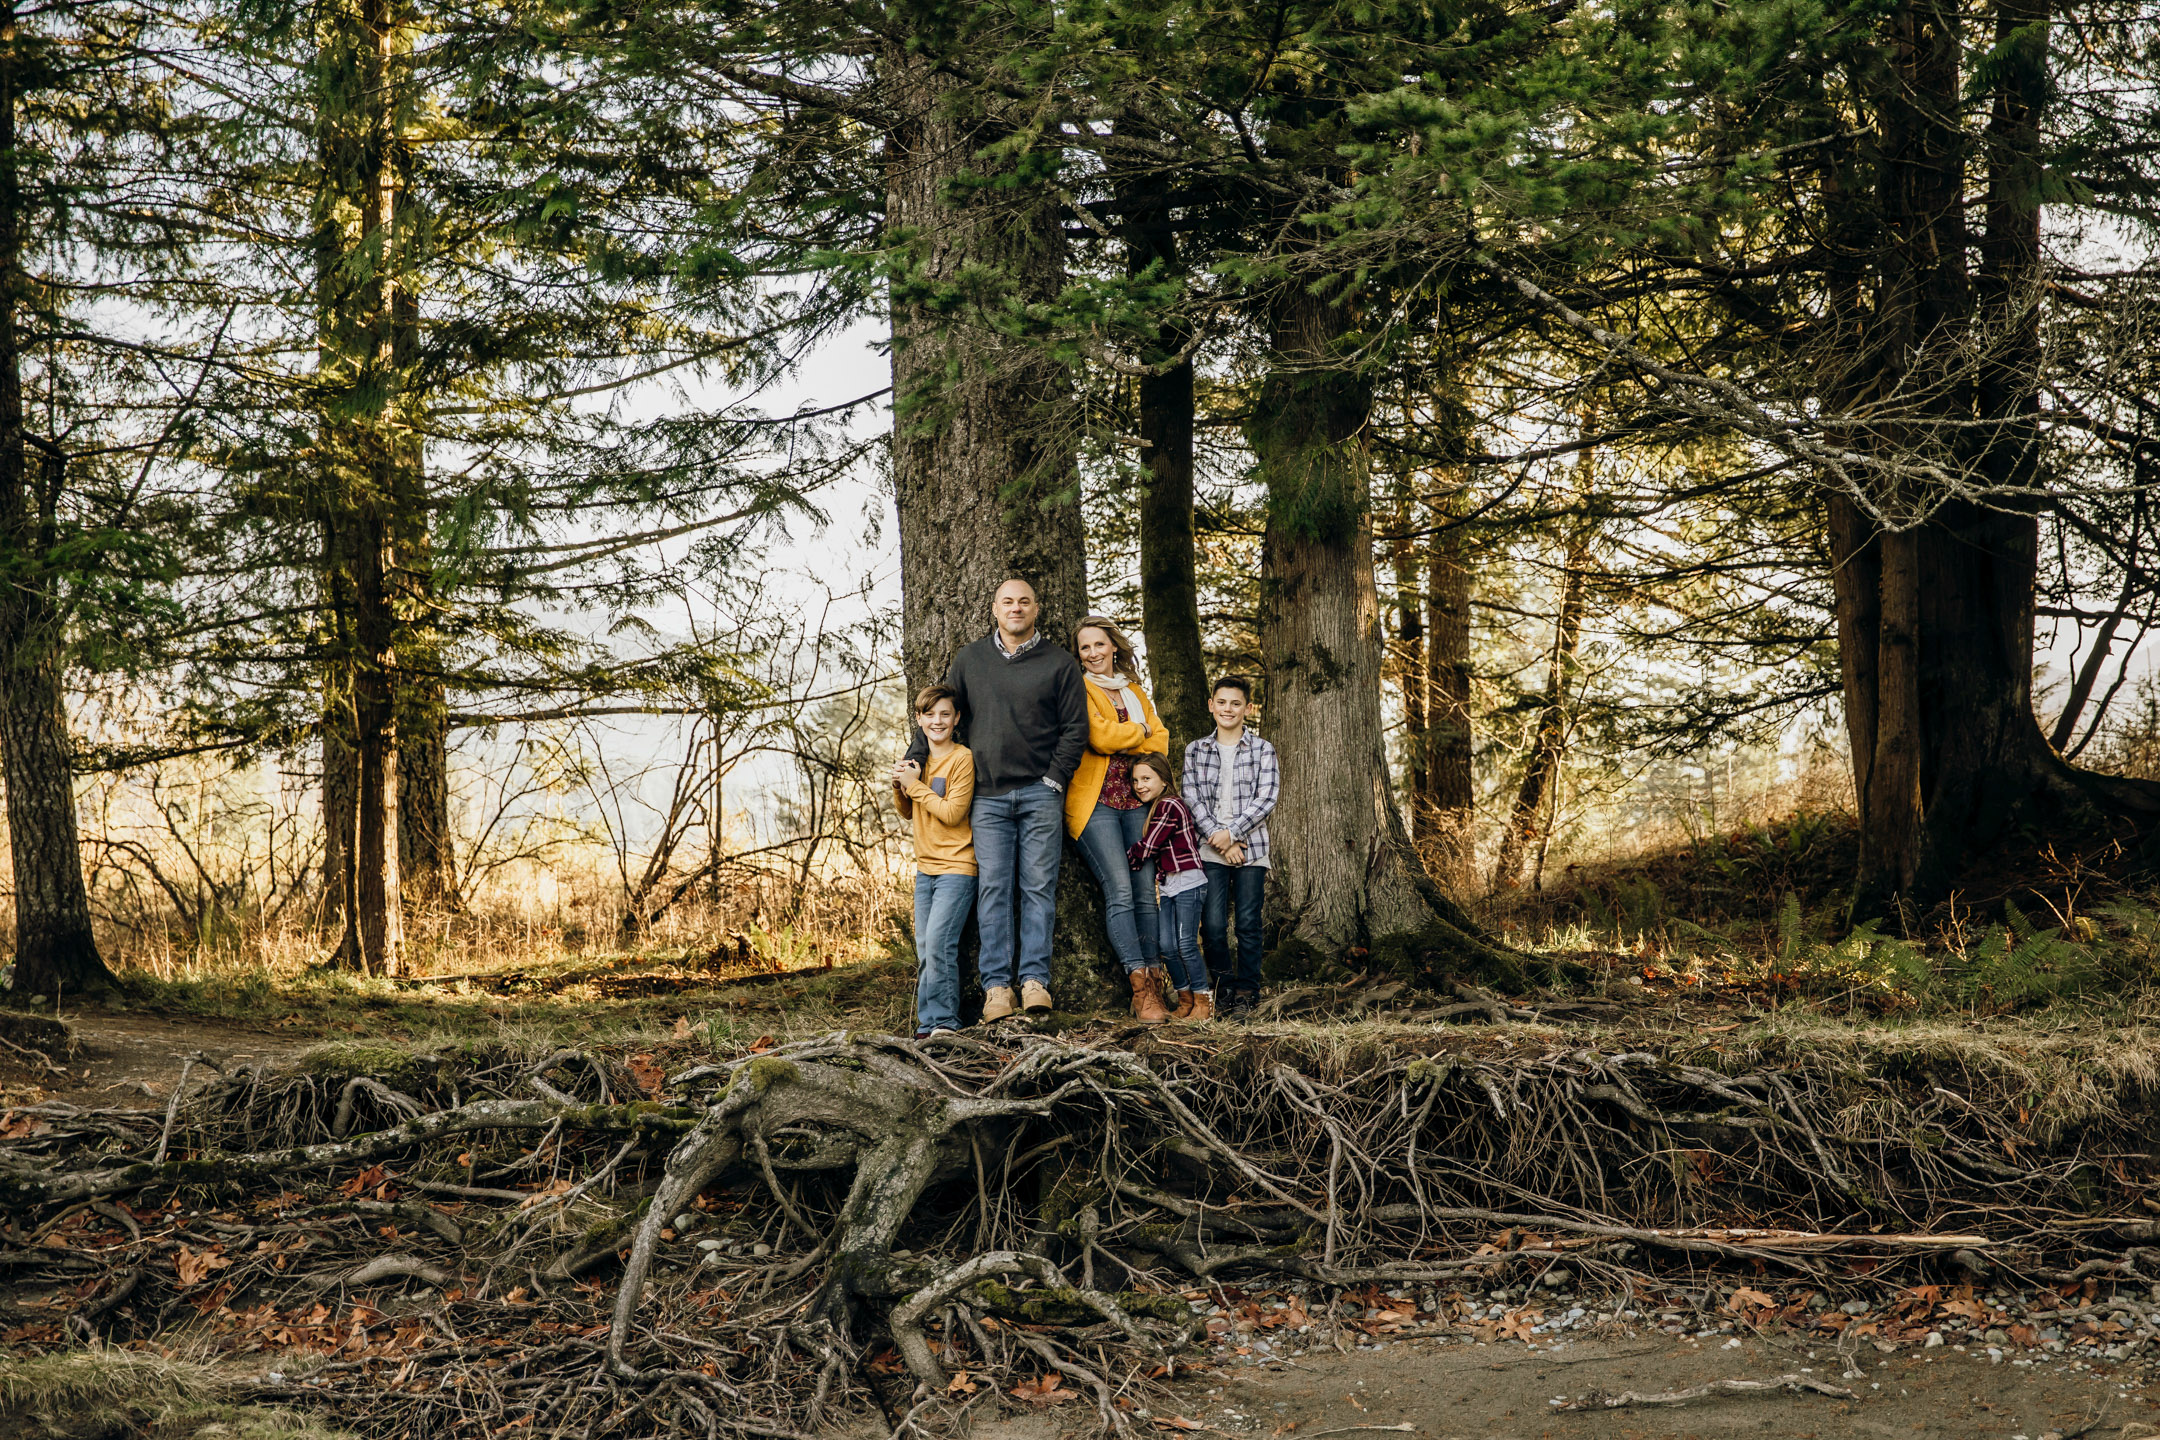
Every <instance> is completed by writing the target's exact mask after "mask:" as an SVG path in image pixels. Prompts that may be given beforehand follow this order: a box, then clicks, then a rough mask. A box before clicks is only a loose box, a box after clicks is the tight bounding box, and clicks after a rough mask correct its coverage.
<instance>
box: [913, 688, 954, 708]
mask: <svg viewBox="0 0 2160 1440" xmlns="http://www.w3.org/2000/svg"><path fill="white" fill-rule="evenodd" d="M940 700H950V701H952V708H953V713H954V714H955V715H957V714H959V713H960V692H959V691H957V690H955V689H953V688H952V686H950V685H925V686H923V687H922V689H920V690H918V691H916V692H915V713H916V714H917V715H927V714H928V713H930V710H931V708H932V707H933V706H935V705H936V704H937V702H938V701H940Z"/></svg>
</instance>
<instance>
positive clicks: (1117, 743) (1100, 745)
mask: <svg viewBox="0 0 2160 1440" xmlns="http://www.w3.org/2000/svg"><path fill="white" fill-rule="evenodd" d="M1125 694H1126V695H1127V696H1128V697H1131V696H1138V697H1139V699H1140V709H1141V711H1142V713H1144V714H1145V715H1146V716H1147V723H1148V729H1147V734H1146V735H1145V736H1144V737H1143V736H1142V735H1141V733H1140V722H1139V721H1137V720H1120V719H1118V713H1117V706H1115V705H1113V704H1111V703H1110V692H1109V691H1107V690H1105V689H1103V687H1102V686H1100V685H1094V684H1089V685H1088V686H1087V707H1088V743H1087V751H1086V752H1085V753H1084V754H1082V755H1081V757H1080V768H1079V769H1077V770H1075V771H1073V778H1072V784H1070V785H1068V786H1066V787H1065V829H1066V830H1067V832H1068V833H1070V834H1071V835H1072V837H1073V838H1074V839H1075V840H1077V839H1079V838H1080V832H1081V830H1083V829H1084V828H1086V826H1087V822H1088V816H1090V815H1092V814H1094V813H1095V802H1096V801H1097V800H1098V799H1100V798H1101V797H1102V787H1103V777H1104V776H1105V775H1107V774H1108V773H1109V770H1110V757H1111V756H1112V755H1122V754H1127V753H1131V752H1135V751H1139V752H1152V753H1154V754H1157V755H1168V754H1169V753H1170V733H1169V732H1168V731H1167V730H1165V729H1163V723H1162V716H1160V715H1158V714H1156V713H1155V702H1154V701H1153V700H1150V699H1149V698H1148V694H1147V691H1145V690H1142V689H1141V688H1140V687H1139V686H1138V685H1132V686H1129V687H1127V689H1126V691H1125ZM1126 708H1127V709H1131V708H1132V707H1131V706H1130V704H1128V705H1127V706H1126Z"/></svg>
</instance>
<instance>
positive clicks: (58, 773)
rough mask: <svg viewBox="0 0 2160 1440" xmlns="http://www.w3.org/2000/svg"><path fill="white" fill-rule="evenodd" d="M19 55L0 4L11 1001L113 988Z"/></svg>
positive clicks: (2, 712) (2, 556)
mask: <svg viewBox="0 0 2160 1440" xmlns="http://www.w3.org/2000/svg"><path fill="white" fill-rule="evenodd" d="M23 85H24V75H23V56H22V52H21V49H20V36H19V34H18V31H17V20H16V11H15V7H14V5H13V4H12V3H10V4H5V5H0V773H4V775H5V779H6V784H7V816H8V846H9V850H10V852H11V858H12V861H13V871H14V878H15V973H14V979H13V981H12V982H11V985H10V991H11V993H13V994H15V995H22V996H28V995H60V994H83V993H86V992H92V991H99V990H106V989H110V988H111V986H112V984H113V976H112V972H111V971H110V970H108V969H107V968H106V966H105V961H104V957H102V956H101V955H99V954H98V948H97V941H96V938H95V937H94V936H93V935H92V933H91V928H90V896H89V891H88V889H87V888H86V887H85V886H84V884H83V873H82V838H81V834H80V832H79V829H78V821H77V818H76V814H75V772H74V767H73V765H72V763H71V760H72V754H73V746H72V745H71V744H70V742H69V738H68V729H67V711H66V707H65V705H64V704H63V703H62V699H61V691H60V663H61V661H60V657H61V647H62V641H63V636H62V634H61V623H60V617H59V615H58V613H57V606H56V605H55V604H54V597H53V581H52V576H51V574H50V573H49V570H48V568H47V567H48V564H49V557H50V555H51V552H52V549H53V546H54V544H55V542H56V540H57V535H56V530H55V521H56V518H57V514H58V506H59V502H60V494H61V490H62V487H63V486H64V485H65V484H66V483H67V464H66V457H65V456H64V455H63V454H62V453H61V452H60V451H58V450H57V449H55V448H52V447H51V442H49V441H47V442H42V443H41V444H40V445H39V447H38V452H39V453H38V455H37V458H36V459H35V460H34V461H33V459H32V457H31V454H30V450H31V437H30V435H29V432H28V427H27V425H26V423H25V417H24V413H23V393H22V351H21V338H20V336H21V331H20V326H21V321H22V315H21V310H22V307H23V304H24V302H25V298H26V297H25V287H26V284H27V280H26V277H25V276H24V274H23V269H22V249H23V244H24V237H25V233H26V224H25V221H26V217H25V215H24V213H23V207H24V204H25V201H24V197H23V191H22V184H21V175H20V172H19V170H18V169H17V166H16V160H15V153H16V152H15V146H16V107H17V106H18V105H20V104H21V102H22V89H23Z"/></svg>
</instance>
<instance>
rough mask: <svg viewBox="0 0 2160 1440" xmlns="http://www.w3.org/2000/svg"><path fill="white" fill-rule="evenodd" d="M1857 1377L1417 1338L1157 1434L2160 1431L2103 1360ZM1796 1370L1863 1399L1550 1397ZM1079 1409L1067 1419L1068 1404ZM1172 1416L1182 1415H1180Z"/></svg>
mask: <svg viewBox="0 0 2160 1440" xmlns="http://www.w3.org/2000/svg"><path fill="white" fill-rule="evenodd" d="M1861 1365H1862V1368H1863V1371H1864V1374H1863V1376H1862V1378H1858V1379H1853V1378H1848V1377H1847V1375H1846V1373H1845V1371H1846V1367H1845V1363H1844V1362H1843V1361H1842V1360H1841V1359H1840V1358H1839V1357H1838V1356H1837V1355H1836V1354H1835V1353H1834V1352H1832V1351H1831V1350H1829V1349H1828V1348H1826V1347H1821V1346H1818V1347H1816V1348H1815V1349H1814V1351H1813V1352H1812V1354H1811V1352H1810V1351H1809V1349H1808V1348H1807V1347H1806V1346H1804V1345H1799V1344H1796V1343H1793V1342H1790V1341H1781V1340H1776V1339H1760V1338H1751V1339H1746V1340H1741V1341H1738V1342H1737V1343H1734V1342H1731V1341H1726V1340H1722V1339H1712V1340H1703V1341H1690V1340H1677V1339H1673V1338H1671V1337H1668V1336H1658V1337H1656V1338H1654V1339H1653V1338H1647V1337H1646V1338H1642V1339H1636V1340H1585V1341H1576V1342H1574V1343H1571V1344H1561V1345H1556V1346H1553V1347H1552V1348H1550V1349H1539V1350H1530V1349H1527V1348H1525V1347H1524V1346H1522V1345H1519V1344H1514V1343H1508V1342H1502V1343H1496V1344H1490V1345H1481V1344H1472V1343H1465V1342H1459V1341H1458V1342H1446V1341H1434V1340H1424V1339H1420V1340H1410V1341H1404V1342H1400V1343H1395V1344H1389V1345H1385V1346H1379V1347H1374V1348H1366V1349H1357V1350H1352V1351H1350V1352H1349V1353H1348V1354H1337V1353H1332V1352H1320V1353H1316V1354H1311V1355H1306V1356H1301V1357H1299V1358H1296V1359H1294V1360H1289V1361H1284V1362H1280V1363H1272V1364H1268V1365H1265V1366H1254V1367H1251V1368H1246V1369H1234V1370H1221V1371H1217V1372H1214V1373H1213V1374H1210V1375H1207V1376H1205V1377H1196V1378H1195V1379H1194V1380H1193V1381H1191V1382H1189V1383H1186V1384H1181V1385H1180V1386H1178V1401H1177V1403H1178V1405H1179V1407H1180V1408H1178V1409H1176V1410H1175V1411H1159V1412H1157V1417H1159V1418H1157V1417H1150V1418H1151V1419H1152V1420H1154V1424H1153V1425H1152V1427H1149V1426H1143V1427H1142V1428H1143V1431H1144V1432H1145V1433H1154V1434H1159V1435H1169V1436H1174V1435H1182V1434H1208V1433H1211V1432H1212V1433H1220V1434H1230V1435H1240V1436H1242V1435H1248V1434H1250V1435H1257V1436H1262V1437H1269V1440H1312V1437H1316V1436H1319V1435H1323V1434H1330V1433H1333V1434H1340V1435H1343V1436H1344V1437H1345V1440H1350V1437H1353V1436H1359V1435H1362V1436H1364V1437H1367V1440H1370V1437H1371V1436H1373V1435H1375V1434H1382V1433H1386V1432H1387V1431H1389V1430H1396V1429H1400V1428H1401V1427H1404V1426H1408V1427H1409V1429H1408V1430H1407V1431H1405V1432H1404V1433H1409V1434H1415V1435H1418V1436H1422V1437H1424V1440H1725V1437H1729V1436H1749V1437H1758V1436H1779V1437H1791V1440H1846V1437H1872V1436H1897V1437H1899V1440H1908V1437H1915V1436H1918V1437H1939V1440H2068V1437H2072V1436H2080V1435H2083V1436H2089V1437H2091V1440H2133V1437H2139V1436H2144V1437H2160V1409H2156V1408H2155V1405H2154V1402H2153V1401H2152V1400H2151V1399H2149V1398H2147V1396H2146V1395H2145V1393H2144V1390H2143V1387H2142V1385H2141V1384H2139V1383H2137V1382H2134V1381H2132V1382H2130V1383H2118V1381H2119V1380H2121V1381H2129V1376H2128V1374H2127V1372H2125V1374H2124V1375H2122V1376H2116V1375H2114V1374H2112V1373H2110V1372H2109V1371H2108V1370H2107V1369H2105V1368H2099V1369H2091V1370H2073V1369H2070V1368H2067V1365H2066V1364H2065V1363H2064V1362H2055V1363H2053V1364H2042V1363H2038V1362H2035V1363H2028V1364H2024V1365H2019V1364H2015V1363H2010V1362H2004V1363H1995V1362H1991V1361H1990V1360H1989V1359H1988V1357H1987V1356H1986V1355H1984V1354H1980V1353H1969V1354H1961V1353H1959V1352H1957V1351H1955V1350H1952V1349H1950V1348H1948V1347H1943V1348H1940V1349H1936V1350H1932V1351H1921V1352H1915V1351H1910V1350H1907V1351H1901V1352H1898V1353H1896V1354H1892V1355H1881V1354H1876V1353H1873V1351H1872V1350H1871V1351H1870V1352H1869V1354H1868V1357H1867V1359H1866V1360H1864V1361H1862V1362H1861ZM1789 1373H1800V1374H1805V1375H1808V1376H1809V1378H1812V1379H1818V1380H1822V1381H1826V1382H1828V1383H1830V1384H1834V1385H1840V1386H1843V1387H1845V1388H1848V1389H1851V1390H1852V1391H1854V1392H1855V1394H1856V1396H1857V1398H1856V1399H1853V1400H1841V1399H1837V1398H1834V1397H1831V1396H1825V1395H1813V1394H1790V1393H1787V1392H1785V1391H1782V1390H1778V1391H1771V1392H1767V1393H1758V1394H1752V1395H1747V1396H1713V1397H1709V1398H1705V1399H1699V1400H1692V1401H1689V1402H1688V1403H1686V1404H1684V1405H1678V1406H1673V1407H1669V1408H1667V1407H1640V1406H1633V1407H1629V1408H1626V1409H1621V1410H1605V1411H1589V1412H1573V1413H1561V1412H1559V1411H1558V1410H1557V1409H1556V1407H1555V1406H1554V1404H1553V1403H1552V1402H1553V1401H1555V1400H1565V1401H1577V1400H1580V1399H1582V1398H1583V1397H1586V1396H1588V1395H1590V1394H1592V1393H1593V1392H1597V1391H1603V1392H1606V1393H1608V1394H1619V1393H1622V1392H1627V1391H1633V1392H1635V1393H1637V1394H1656V1393H1659V1392H1668V1391H1673V1390H1679V1389H1683V1388H1686V1387H1689V1386H1696V1385H1701V1384H1704V1383H1705V1382H1708V1381H1715V1380H1728V1379H1729V1380H1772V1379H1775V1378H1777V1377H1778V1376H1781V1375H1785V1374H1789ZM1079 1410H1080V1406H1079V1405H1077V1404H1068V1405H1063V1406H1059V1407H1056V1408H1054V1409H1050V1410H1046V1411H1045V1412H1043V1413H1042V1414H1040V1415H1020V1416H1016V1417H1008V1418H1005V1419H1002V1420H990V1419H987V1418H986V1419H985V1420H983V1421H982V1422H980V1423H978V1424H977V1425H976V1426H975V1427H974V1431H973V1436H974V1440H1052V1437H1054V1436H1056V1435H1058V1434H1059V1433H1060V1432H1061V1431H1069V1430H1071V1429H1072V1428H1073V1425H1074V1422H1075V1420H1076V1419H1083V1418H1092V1416H1085V1417H1083V1416H1081V1415H1080V1414H1079ZM1061 1411H1062V1412H1067V1413H1064V1414H1061V1413H1060V1412H1061ZM1173 1415H1174V1417H1175V1418H1172V1417H1173Z"/></svg>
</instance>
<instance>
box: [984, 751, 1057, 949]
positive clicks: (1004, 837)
mask: <svg viewBox="0 0 2160 1440" xmlns="http://www.w3.org/2000/svg"><path fill="white" fill-rule="evenodd" d="M968 818H969V820H970V821H971V822H972V823H973V825H974V827H975V869H976V872H977V875H978V878H979V879H980V881H981V888H980V889H978V890H977V891H976V894H975V923H976V927H977V929H978V930H979V931H980V932H981V934H982V956H981V959H980V960H979V961H978V962H977V963H978V968H980V970H981V971H982V983H983V989H985V990H997V989H1006V990H1010V989H1012V988H1013V987H1014V985H1015V984H1017V983H1018V981H1019V980H1036V981H1040V982H1041V983H1042V984H1045V985H1047V984H1049V983H1050V922H1051V921H1052V920H1053V919H1054V918H1056V915H1057V882H1058V862H1059V860H1061V859H1062V858H1064V857H1063V853H1062V852H1063V850H1064V845H1065V797H1064V796H1063V795H1062V794H1060V793H1059V792H1058V791H1055V790H1053V789H1051V788H1050V787H1049V786H1048V785H1044V784H1042V783H1041V782H1039V781H1038V782H1037V783H1035V784H1033V785H1022V786H1021V787H1020V788H1019V789H1017V790H1008V791H1006V792H1005V793H1004V794H1003V795H978V796H976V797H975V805H974V808H973V809H972V810H970V811H969V812H968ZM1016 970H1017V972H1018V974H1017V979H1016V977H1015V971H1016Z"/></svg>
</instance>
